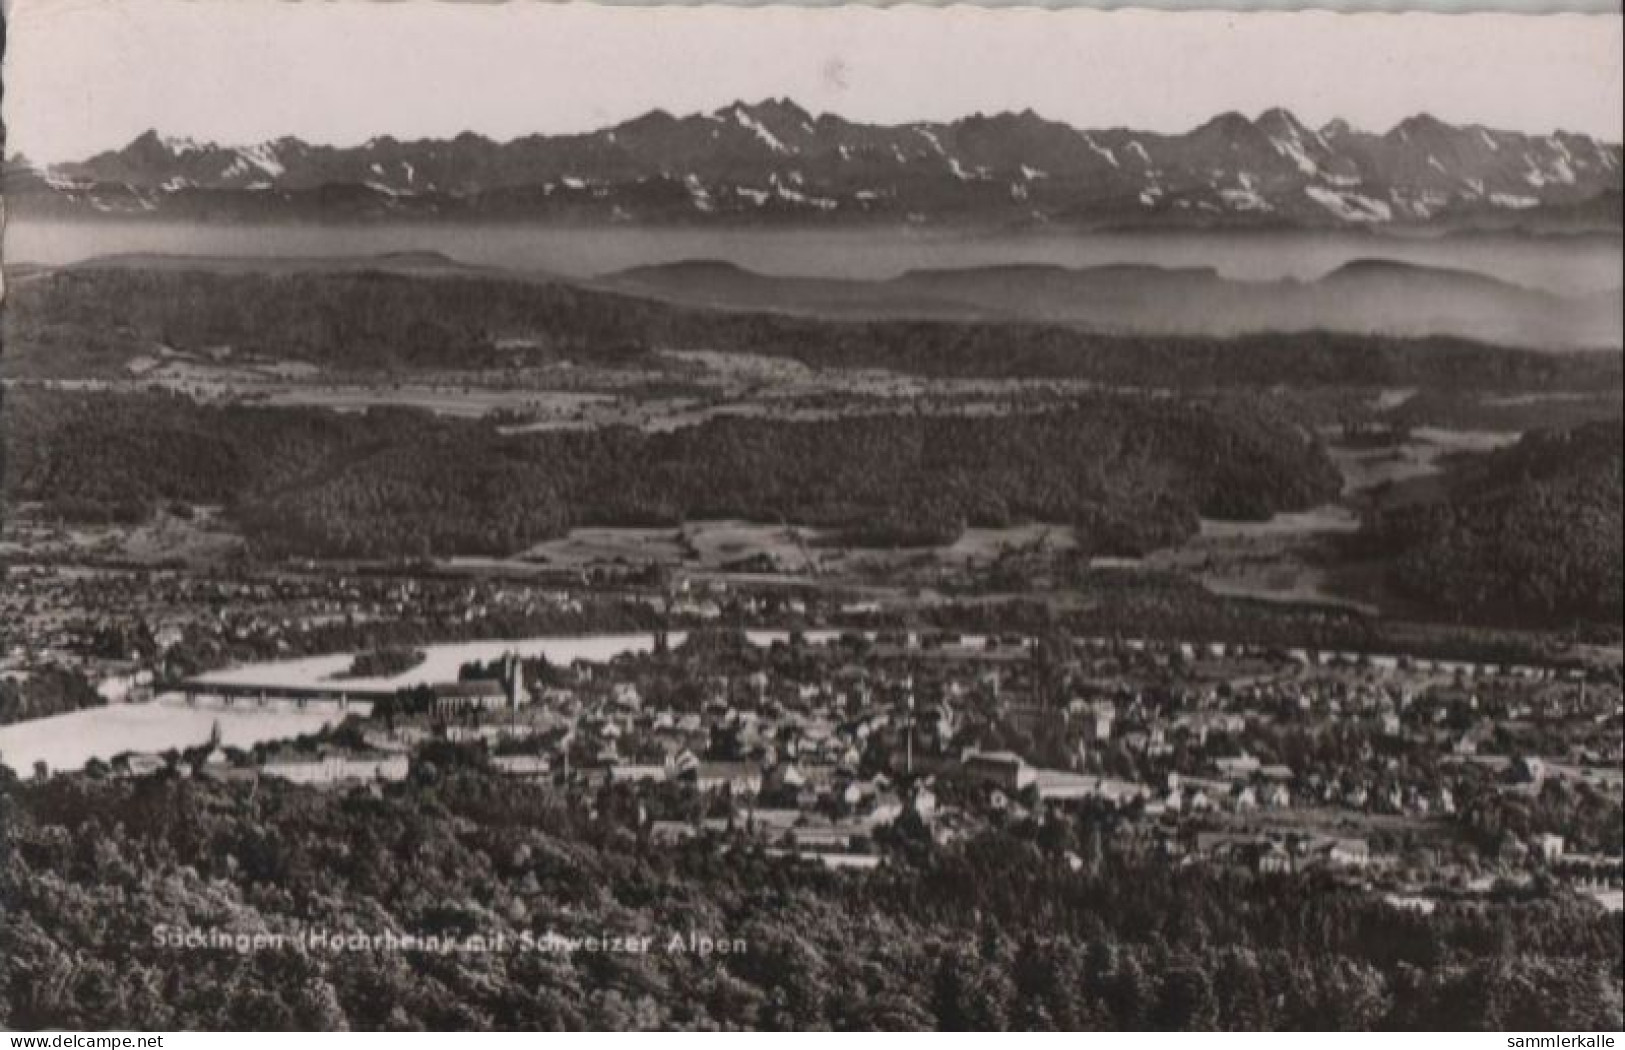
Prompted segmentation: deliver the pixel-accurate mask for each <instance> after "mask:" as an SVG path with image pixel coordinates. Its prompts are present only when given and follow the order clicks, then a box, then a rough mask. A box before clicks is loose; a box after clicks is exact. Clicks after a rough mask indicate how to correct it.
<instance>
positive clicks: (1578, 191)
mask: <svg viewBox="0 0 1625 1050" xmlns="http://www.w3.org/2000/svg"><path fill="white" fill-rule="evenodd" d="M1621 187H1622V155H1621V147H1620V145H1619V144H1618V143H1606V142H1601V141H1598V140H1596V139H1594V138H1592V137H1590V136H1587V135H1580V134H1573V133H1569V132H1558V133H1556V134H1552V135H1545V136H1539V135H1528V134H1524V133H1521V132H1508V131H1496V130H1492V129H1489V128H1484V127H1480V126H1477V125H1472V126H1461V127H1458V126H1453V125H1450V124H1447V123H1444V122H1443V121H1440V120H1437V119H1435V118H1433V117H1431V116H1427V115H1425V114H1424V115H1418V116H1415V117H1411V118H1408V119H1406V120H1404V121H1402V122H1400V123H1399V124H1398V125H1396V126H1395V127H1393V128H1392V129H1390V130H1389V131H1387V132H1386V133H1382V134H1376V133H1370V132H1364V131H1357V130H1355V129H1353V128H1351V127H1350V126H1349V125H1348V124H1347V123H1345V122H1343V121H1333V122H1331V123H1329V124H1327V125H1325V126H1323V127H1320V128H1311V127H1309V126H1307V125H1305V124H1304V123H1303V122H1301V121H1300V120H1298V119H1297V118H1296V117H1295V116H1293V115H1292V114H1291V113H1289V112H1287V111H1286V110H1284V109H1271V110H1268V111H1266V112H1265V113H1263V114H1261V115H1260V116H1259V117H1257V118H1256V119H1249V118H1248V117H1246V116H1243V115H1241V114H1239V113H1225V114H1221V115H1220V116H1217V117H1215V118H1213V119H1212V120H1210V121H1208V122H1207V123H1205V124H1203V125H1201V126H1200V127H1198V128H1195V129H1194V130H1192V131H1190V132H1187V133H1184V134H1173V135H1169V134H1157V133H1150V132H1140V131H1132V130H1128V129H1123V128H1114V129H1109V130H1095V131H1085V130H1079V129H1077V128H1073V127H1071V126H1069V125H1066V124H1062V123H1058V122H1055V121H1051V120H1046V119H1045V118H1043V117H1040V116H1039V115H1037V114H1035V113H1033V112H1032V111H1031V110H1027V111H1024V112H1021V113H1000V114H996V115H993V116H984V115H981V114H977V115H974V116H969V117H965V118H962V119H959V120H955V121H951V122H946V123H912V124H903V125H896V126H881V125H871V124H860V123H855V122H852V121H848V120H845V119H843V118H841V117H838V116H834V115H831V114H822V115H818V116H814V115H812V114H810V113H808V112H807V111H806V110H804V109H802V108H801V107H800V106H798V105H796V104H795V103H794V102H792V101H790V100H788V99H776V100H773V99H770V100H766V101H763V102H759V103H756V104H753V105H747V104H745V103H741V102H736V103H733V104H732V105H729V106H725V107H723V108H721V109H718V110H715V111H713V112H710V113H703V114H694V115H690V116H685V117H677V116H673V115H671V114H669V113H666V112H663V111H660V110H656V111H653V112H650V113H647V114H644V115H643V116H641V117H637V118H635V119H633V120H629V121H626V122H624V123H621V124H618V125H615V126H614V127H610V128H605V129H602V130H599V131H594V132H588V133H583V134H572V135H554V136H547V135H529V136H525V137H522V138H517V139H514V140H512V141H509V142H496V141H493V140H491V139H488V138H485V137H483V136H480V135H476V134H473V133H466V132H465V133H464V134H461V135H458V136H457V137H455V138H452V139H447V140H428V139H425V140H417V141H400V140H397V139H394V138H391V137H387V136H386V137H381V138H375V139H372V140H370V141H368V142H366V143H364V144H362V145H360V146H355V147H331V146H318V145H311V144H309V143H306V142H303V141H301V140H299V139H296V138H280V139H276V140H273V141H269V142H264V143H260V144H257V145H253V146H246V147H229V146H219V145H215V144H212V143H198V142H193V141H189V140H175V139H165V138H162V137H160V136H159V135H158V134H157V132H155V131H149V132H147V133H145V134H143V135H141V136H139V137H138V138H136V139H135V140H134V141H132V142H131V143H129V144H128V145H127V146H125V147H124V148H123V149H120V150H116V151H108V152H104V153H100V154H97V155H96V156H93V157H90V158H88V159H87V160H84V161H81V162H77V163H70V164H58V165H52V166H44V167H42V166H35V165H32V164H30V163H29V162H28V161H27V160H26V159H24V158H18V157H14V158H12V159H11V160H10V161H9V162H8V163H7V166H6V176H5V193H6V198H7V201H8V207H10V208H12V209H13V210H14V211H15V212H17V213H19V214H23V215H31V214H45V215H67V216H78V215H100V214H113V215H163V216H169V217H190V218H200V219H215V218H217V219H239V220H277V219H306V218H309V219H334V218H345V219H362V220H368V219H389V218H435V217H443V218H466V219H475V220H480V219H490V220H511V219H537V220H553V221H583V222H586V221H593V222H596V221H609V222H681V223H773V222H790V223H822V224H838V223H877V222H897V223H917V224H930V223H942V224H946V223H956V222H957V223H968V222H974V223H980V222H998V223H1006V224H1010V223H1017V224H1019V223H1031V224H1046V223H1060V224H1068V223H1074V224H1085V225H1093V226H1131V227H1137V226H1149V227H1156V226H1174V227H1191V226H1247V227H1270V226H1282V227H1380V226H1390V225H1418V224H1421V225H1427V224H1448V223H1462V224H1468V225H1492V226H1493V225H1511V224H1520V225H1545V226H1549V227H1551V228H1554V229H1565V230H1567V229H1616V230H1617V229H1618V228H1619V226H1620V214H1621V204H1620V202H1621Z"/></svg>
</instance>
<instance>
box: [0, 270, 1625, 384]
mask: <svg viewBox="0 0 1625 1050" xmlns="http://www.w3.org/2000/svg"><path fill="white" fill-rule="evenodd" d="M380 265H381V266H382V265H384V264H383V263H381V264H380ZM6 312H7V318H6V335H7V346H6V353H5V356H4V359H3V367H4V370H5V373H6V374H8V375H11V376H33V377H53V376H54V377H62V376H74V375H86V374H89V375H108V374H116V373H119V372H120V371H121V370H122V368H123V367H124V364H125V362H127V361H128V360H130V359H131V358H133V357H136V356H140V355H151V354H153V353H154V352H155V350H156V348H157V347H159V346H165V347H171V348H174V349H177V350H185V351H191V352H199V351H204V350H209V349H213V348H218V347H224V346H229V347H231V348H232V349H233V351H234V352H235V353H237V354H256V355H262V356H265V357H271V358H276V359H289V358H292V359H297V360H302V361H308V362H310V363H313V364H318V365H321V366H324V367H327V368H333V369H338V370H379V369H384V370H394V369H414V368H438V369H447V368H452V369H463V368H485V367H494V366H503V365H512V364H527V363H529V364H535V363H538V362H542V361H548V360H556V359H558V358H561V357H568V358H571V359H576V360H592V361H601V362H625V361H628V360H636V359H637V358H638V357H640V356H642V355H644V354H646V353H647V352H648V351H649V350H651V349H659V348H668V347H676V348H690V347H706V348H709V349H717V350H730V351H739V352H748V353H755V354H768V355H774V356H781V357H789V358H793V359H795V360H798V361H801V362H803V363H805V364H808V365H811V366H815V367H853V368H885V369H891V370H895V371H900V372H906V373H910V374H915V375H923V376H935V377H1011V378H1074V379H1089V380H1096V381H1100V382H1104V383H1111V384H1117V385H1126V386H1150V387H1156V388H1167V387H1180V388H1203V387H1215V386H1218V387H1237V386H1275V385H1277V384H1289V385H1295V386H1306V387H1308V386H1361V387H1421V388H1432V389H1440V390H1465V389H1511V390H1523V391H1528V390H1541V389H1554V390H1591V391H1595V390H1599V389H1608V388H1615V389H1617V388H1618V387H1619V386H1620V385H1621V361H1620V358H1619V356H1618V355H1616V354H1567V355H1563V354H1548V353H1541V352H1537V351H1530V350H1515V349H1507V348H1500V347H1491V346H1486V345H1481V344H1477V343H1472V342H1469V341H1465V340H1459V339H1448V338H1431V339H1396V338H1389V337H1382V336H1361V335H1340V334H1334V333H1324V332H1308V333H1295V334H1291V335H1276V334H1266V335H1249V336H1241V337H1235V338H1200V337H1181V336H1169V337H1155V336H1118V335H1105V334H1099V333H1088V332H1083V331H1079V330H1077V329H1073V328H1066V327H1061V326H1045V325H1037V324H992V323H988V324H959V323H948V322H928V321H921V322H911V321H873V322H863V321H832V320H819V319H812V318H795V317H787V316H781V315H776V314H768V313H761V314H752V313H744V312H737V311H722V310H718V311H709V310H703V309H696V308H690V307H681V306H673V305H670V304H665V303H661V302H659V301H656V300H651V299H640V298H635V297H631V296H626V295H621V294H615V293H610V292H604V291H599V290H595V289H590V288H583V287H579V286H574V285H568V284H562V283H543V282H525V281H519V280H512V279H506V278H497V277H490V276H475V275H473V274H470V275H468V276H424V275H405V274H391V273H383V272H332V271H327V272H322V271H307V272H295V273H273V274H266V273H242V272H236V273H220V272H206V271H189V270H183V269H167V268H155V269H147V270H142V269H136V268H133V267H130V268H126V267H107V268H101V269H74V270H68V271H64V272H59V273H56V274H52V275H50V276H47V277H43V278H38V279H34V280H30V281H27V282H21V283H18V284H17V285H16V287H14V288H12V289H10V295H9V302H8V304H7V311H6Z"/></svg>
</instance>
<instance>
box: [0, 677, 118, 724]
mask: <svg viewBox="0 0 1625 1050" xmlns="http://www.w3.org/2000/svg"><path fill="white" fill-rule="evenodd" d="M105 703H107V700H106V699H105V698H104V697H103V696H102V695H101V694H100V693H98V692H96V690H95V689H94V688H92V687H91V685H90V683H89V682H88V681H86V680H85V677H84V675H81V674H79V673H77V672H75V671H70V670H68V669H67V668H65V667H39V668H35V669H34V670H32V671H30V672H28V674H26V675H23V676H19V677H15V678H12V677H7V678H0V725H10V724H11V723H13V722H23V721H27V720H28V719H30V718H46V717H49V716H50V715H65V714H69V713H70V712H73V711H78V710H81V709H83V708H86V707H100V706H102V705H103V704H105Z"/></svg>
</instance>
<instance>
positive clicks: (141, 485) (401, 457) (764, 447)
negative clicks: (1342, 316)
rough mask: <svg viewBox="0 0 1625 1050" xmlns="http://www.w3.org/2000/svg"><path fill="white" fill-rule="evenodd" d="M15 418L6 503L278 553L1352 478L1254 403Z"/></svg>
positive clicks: (1162, 530)
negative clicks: (544, 429)
mask: <svg viewBox="0 0 1625 1050" xmlns="http://www.w3.org/2000/svg"><path fill="white" fill-rule="evenodd" d="M3 424H4V435H5V439H6V447H7V450H8V456H9V460H8V462H7V464H6V471H5V478H4V486H5V489H4V491H5V496H6V498H7V499H11V500H39V501H45V502H47V504H48V505H49V506H50V507H51V508H52V509H53V510H54V511H55V512H56V513H58V514H61V515H63V516H65V517H69V518H78V519H96V518H103V519H105V518H119V519H125V520H129V519H139V518H142V517H144V516H145V515H146V514H147V513H149V511H150V509H151V508H152V507H153V506H154V505H155V504H156V503H158V502H159V501H166V500H180V501H188V502H199V503H221V504H226V505H227V506H228V507H229V508H230V510H231V511H232V513H233V514H235V516H236V517H237V519H238V521H239V523H240V524H241V525H242V526H243V527H244V528H245V529H246V530H247V531H248V533H249V535H250V537H251V538H252V539H253V540H254V541H255V542H256V544H257V545H258V547H259V548H260V549H261V550H262V551H264V552H269V553H296V554H333V555H358V556H392V555H414V556H415V555H426V554H446V553H491V554H507V553H512V552H514V551H517V550H520V549H522V548H523V547H525V546H527V545H528V544H531V543H534V542H536V541H538V540H541V539H546V538H549V537H552V536H556V535H559V534H560V533H561V532H563V531H564V530H566V529H568V528H570V527H571V526H573V525H583V524H597V525H656V524H659V525H676V524H677V523H679V522H681V521H683V520H684V519H687V518H696V519H697V518H732V517H738V518H748V519H752V520H756V521H765V522H777V521H781V520H783V521H790V522H798V523H806V524H815V525H825V526H831V527H835V528H839V529H843V530H846V531H847V532H848V533H849V534H850V536H851V538H852V539H854V540H862V541H866V542H873V543H876V544H881V545H892V544H915V543H938V542H944V541H950V540H952V539H953V537H955V536H956V535H957V534H958V533H959V531H960V530H961V529H962V528H963V527H965V526H966V525H969V524H976V525H1001V524H1005V523H1009V522H1012V521H1021V520H1038V521H1047V522H1055V523H1071V524H1076V525H1077V526H1078V527H1079V531H1080V536H1081V538H1082V540H1083V541H1084V544H1085V546H1086V548H1088V549H1093V550H1095V551H1097V552H1100V553H1138V552H1142V551H1145V550H1147V549H1150V548H1152V547H1156V546H1161V545H1164V544H1168V543H1172V542H1175V541H1177V540H1179V539H1182V538H1184V537H1186V536H1188V535H1190V534H1191V533H1192V532H1194V531H1195V529H1196V527H1197V518H1198V515H1204V516H1208V517H1219V518H1242V519H1261V518H1265V517H1268V516H1269V515H1271V514H1273V513H1275V512H1277V511H1280V510H1286V509H1294V508H1303V507H1308V506H1312V505H1314V504H1316V503H1319V502H1323V501H1325V500H1327V499H1330V498H1332V497H1333V496H1335V494H1336V493H1337V491H1338V486H1339V481H1338V475H1337V472H1336V470H1335V468H1334V467H1333V465H1332V464H1331V462H1330V460H1329V459H1328V457H1327V455H1326V453H1325V450H1324V449H1323V448H1322V447H1321V445H1320V444H1319V443H1318V441H1316V440H1314V439H1313V438H1312V436H1310V435H1309V434H1308V433H1306V432H1305V431H1304V430H1302V429H1301V428H1300V427H1298V426H1297V425H1296V424H1295V423H1294V422H1293V421H1292V420H1291V419H1290V418H1287V417H1285V416H1283V415H1280V414H1278V413H1276V412H1275V411H1273V410H1272V409H1271V408H1270V406H1269V404H1268V402H1266V401H1261V400H1257V399H1246V400H1243V399H1240V398H1234V399H1228V398H1221V399H1214V398H1208V399H1176V398H1168V397H1154V396H1141V395H1123V394H1097V395H1093V396H1090V397H1086V398H1083V399H1080V400H1078V401H1076V402H1074V403H1072V404H1071V405H1070V406H1068V407H1065V408H1062V409H1058V410H1052V411H1042V412H1032V413H1025V414H1014V415H1005V416H998V417H977V416H965V415H939V416H849V417H844V418H835V419H830V420H821V421H799V422H785V421H770V420H760V419H744V418H727V417H724V418H718V419H713V420H711V421H709V422H706V423H704V424H701V425H699V426H694V427H689V428H686V429H683V430H679V431H676V432H672V433H655V434H645V433H642V432H638V431H633V430H630V429H620V428H618V429H609V430H597V431H591V432H555V433H533V434H516V435H504V434H502V433H500V432H499V431H498V430H497V429H496V428H495V427H493V426H491V425H490V424H487V423H485V422H479V421H468V420H450V419H443V418H437V417H434V416H430V415H428V414H426V413H420V412H415V411H405V410H374V411H372V412H368V413H366V414H364V415H357V416H344V415H339V414H334V413H327V412H322V411H319V410H309V409H282V408H245V407H240V406H238V407H231V408H219V407H209V406H202V405H198V404H196V403H194V402H192V401H190V400H188V399H186V398H182V397H179V396H172V395H160V394H84V393H70V392H63V391H51V390H44V389H38V388H14V389H13V391H12V392H11V393H10V394H9V395H8V397H7V399H6V404H5V412H4V414H3Z"/></svg>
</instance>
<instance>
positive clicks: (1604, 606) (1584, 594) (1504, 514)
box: [1370, 421, 1625, 625]
mask: <svg viewBox="0 0 1625 1050" xmlns="http://www.w3.org/2000/svg"><path fill="white" fill-rule="evenodd" d="M1622 444H1625V438H1622V435H1621V431H1620V426H1619V423H1618V422H1617V421H1615V422H1611V423H1591V424H1587V425H1585V426H1582V427H1579V428H1576V429H1574V430H1571V431H1535V432H1532V433H1530V434H1528V435H1526V436H1525V437H1524V438H1523V440H1522V441H1520V442H1519V443H1518V444H1516V445H1514V446H1512V447H1511V448H1507V449H1504V450H1501V451H1499V452H1495V453H1492V454H1489V455H1486V456H1482V457H1473V458H1472V459H1466V460H1462V461H1460V462H1459V463H1457V464H1456V465H1455V466H1454V467H1453V469H1452V471H1451V473H1450V474H1449V475H1448V476H1447V477H1446V479H1445V482H1444V484H1443V486H1442V489H1441V491H1440V492H1439V493H1438V494H1437V495H1435V496H1434V497H1433V498H1426V499H1422V500H1420V501H1415V502H1399V501H1398V500H1397V499H1395V500H1393V501H1391V503H1390V505H1388V506H1386V507H1384V508H1381V509H1379V510H1378V512H1377V513H1376V514H1375V516H1374V517H1373V520H1372V522H1371V523H1370V531H1371V532H1372V534H1373V535H1374V536H1376V537H1377V538H1378V539H1379V540H1380V542H1381V543H1382V544H1383V546H1384V547H1386V548H1387V549H1389V550H1391V551H1397V552H1399V553H1400V557H1399V559H1398V561H1397V562H1396V563H1395V567H1394V570H1393V573H1392V578H1393V581H1394V583H1395V585H1396V586H1398V587H1399V588H1400V589H1402V590H1403V591H1405V592H1406V593H1407V594H1408V595H1409V596H1411V597H1412V598H1414V599H1416V600H1418V601H1421V602H1424V603H1426V604H1428V605H1430V606H1432V607H1433V608H1435V609H1436V610H1440V611H1444V612H1453V613H1454V614H1456V615H1462V616H1471V617H1475V618H1478V619H1480V620H1484V621H1499V622H1504V623H1514V624H1515V623H1525V624H1529V623H1542V624H1553V625H1563V624H1566V623H1572V622H1573V621H1574V620H1577V619H1585V620H1592V621H1598V622H1605V623H1610V624H1619V623H1620V622H1621V619H1622V617H1625V612H1622V609H1621V603H1622V602H1625V577H1622V573H1621V545H1622V542H1625V541H1622V540H1621V532H1620V529H1621V510H1620V508H1621V477H1620V470H1621V446H1622Z"/></svg>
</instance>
